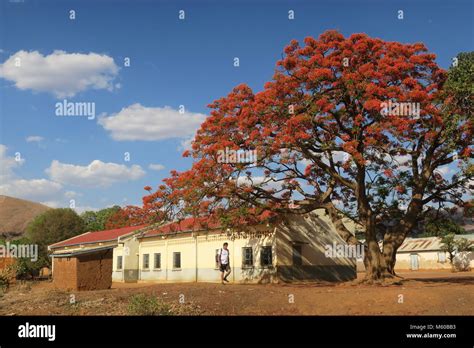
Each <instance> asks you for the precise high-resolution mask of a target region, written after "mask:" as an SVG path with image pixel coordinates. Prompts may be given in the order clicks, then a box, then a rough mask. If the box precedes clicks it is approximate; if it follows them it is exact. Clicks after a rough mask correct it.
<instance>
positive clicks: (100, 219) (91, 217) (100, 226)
mask: <svg viewBox="0 0 474 348" xmlns="http://www.w3.org/2000/svg"><path fill="white" fill-rule="evenodd" d="M119 210H120V207H119V206H118V205H114V206H113V207H111V208H105V209H101V210H99V211H85V212H84V213H82V214H81V218H82V220H84V224H85V229H86V231H102V230H105V229H106V225H107V222H108V220H109V219H110V217H111V216H113V215H115V214H116V213H117V212H118V211H119Z"/></svg>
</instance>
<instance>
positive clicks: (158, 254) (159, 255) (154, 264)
mask: <svg viewBox="0 0 474 348" xmlns="http://www.w3.org/2000/svg"><path fill="white" fill-rule="evenodd" d="M157 256H158V259H159V261H160V262H159V266H160V267H156V259H157V258H156V257H157ZM153 269H154V270H161V253H153Z"/></svg>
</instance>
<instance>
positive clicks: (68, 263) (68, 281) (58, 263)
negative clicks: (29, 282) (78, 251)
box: [53, 257, 77, 290]
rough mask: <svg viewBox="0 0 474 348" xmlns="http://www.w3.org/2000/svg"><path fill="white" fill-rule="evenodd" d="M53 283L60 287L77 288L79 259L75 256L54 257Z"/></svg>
mask: <svg viewBox="0 0 474 348" xmlns="http://www.w3.org/2000/svg"><path fill="white" fill-rule="evenodd" d="M53 270H54V274H53V285H54V286H55V287H57V288H60V289H65V290H76V289H77V259H76V258H75V257H55V258H53Z"/></svg>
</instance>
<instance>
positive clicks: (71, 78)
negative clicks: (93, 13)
mask: <svg viewBox="0 0 474 348" xmlns="http://www.w3.org/2000/svg"><path fill="white" fill-rule="evenodd" d="M18 64H19V66H17V65H18ZM118 71H119V68H118V66H117V65H116V64H115V62H114V59H113V58H112V57H109V56H107V55H103V54H97V53H92V52H91V53H89V54H82V53H67V52H64V51H54V52H53V53H51V54H50V55H47V56H44V55H42V54H41V53H39V52H38V51H31V52H28V51H23V50H22V51H18V52H16V53H15V54H13V55H11V56H10V57H9V58H8V59H7V60H6V61H5V62H4V63H3V64H0V77H2V78H4V79H6V80H9V81H12V82H13V83H14V84H15V86H16V87H17V88H18V89H21V90H28V89H29V90H32V91H34V92H49V93H52V94H53V95H55V96H56V97H58V98H64V97H73V96H74V95H76V94H77V93H79V92H82V91H85V90H87V89H107V90H112V89H113V88H114V86H113V82H112V81H113V80H114V78H115V77H116V75H117V74H118Z"/></svg>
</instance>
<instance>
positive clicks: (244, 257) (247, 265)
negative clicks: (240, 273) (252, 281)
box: [242, 246, 255, 268]
mask: <svg viewBox="0 0 474 348" xmlns="http://www.w3.org/2000/svg"><path fill="white" fill-rule="evenodd" d="M249 250H250V263H247V260H248V258H247V256H248V255H247V252H248V251H249ZM254 265H255V260H254V256H253V248H252V247H251V246H245V247H242V268H253V267H254Z"/></svg>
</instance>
